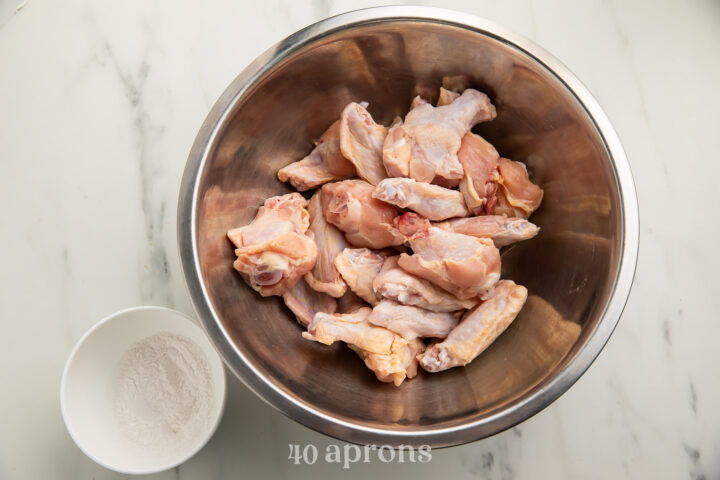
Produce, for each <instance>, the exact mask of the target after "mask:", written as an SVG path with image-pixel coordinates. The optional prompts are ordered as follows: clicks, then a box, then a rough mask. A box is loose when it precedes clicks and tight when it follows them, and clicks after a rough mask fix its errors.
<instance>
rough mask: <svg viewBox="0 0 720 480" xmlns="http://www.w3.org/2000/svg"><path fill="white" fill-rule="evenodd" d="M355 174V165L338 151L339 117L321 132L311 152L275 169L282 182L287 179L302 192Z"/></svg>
mask: <svg viewBox="0 0 720 480" xmlns="http://www.w3.org/2000/svg"><path fill="white" fill-rule="evenodd" d="M354 175H355V167H354V166H353V164H352V163H350V162H349V161H348V160H347V159H346V158H345V157H343V154H342V152H341V151H340V120H338V121H336V122H335V123H333V124H332V125H331V126H330V128H328V129H327V130H326V131H325V133H323V134H322V136H321V137H320V140H318V142H317V144H316V145H315V148H314V149H313V151H312V152H310V155H308V156H307V157H305V158H303V159H302V160H299V161H297V162H294V163H291V164H290V165H288V166H286V167H284V168H281V169H280V170H279V171H278V173H277V176H278V179H279V180H280V181H281V182H290V185H292V186H293V187H295V188H296V189H298V190H300V191H301V192H303V191H305V190H310V189H313V188H315V187H318V186H320V185H322V184H324V183H328V182H334V181H336V180H341V179H343V178H350V177H353V176H354Z"/></svg>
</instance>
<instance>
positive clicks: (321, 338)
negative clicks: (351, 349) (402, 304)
mask: <svg viewBox="0 0 720 480" xmlns="http://www.w3.org/2000/svg"><path fill="white" fill-rule="evenodd" d="M371 312H372V310H371V309H370V308H367V307H365V308H359V309H357V310H355V311H354V312H353V313H346V314H334V315H329V314H327V313H322V312H319V313H317V314H316V315H315V318H313V321H312V322H310V325H308V331H307V332H303V334H302V336H303V338H305V339H307V340H315V341H316V342H320V343H324V344H325V345H332V344H333V343H334V342H336V341H342V342H345V343H349V344H352V345H355V346H357V347H358V348H360V349H362V350H364V351H366V352H370V353H380V354H384V355H388V354H391V353H393V352H396V351H398V350H399V349H400V348H402V347H403V346H405V345H406V344H407V341H406V340H404V339H403V338H402V337H401V336H399V335H397V334H395V333H393V332H391V331H390V330H388V329H386V328H382V327H376V326H375V325H372V324H371V323H369V322H368V321H367V318H368V317H369V316H370V313H371Z"/></svg>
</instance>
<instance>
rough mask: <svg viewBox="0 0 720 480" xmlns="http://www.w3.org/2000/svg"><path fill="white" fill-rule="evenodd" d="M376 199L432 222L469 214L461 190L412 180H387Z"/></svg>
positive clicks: (378, 190) (376, 194)
mask: <svg viewBox="0 0 720 480" xmlns="http://www.w3.org/2000/svg"><path fill="white" fill-rule="evenodd" d="M373 197H375V198H377V199H380V200H382V201H383V202H386V203H391V204H393V205H396V206H398V207H401V208H409V209H411V210H413V211H414V212H417V213H419V214H420V215H422V216H424V217H427V218H429V219H430V220H445V219H447V218H453V217H465V216H467V215H468V210H467V208H466V207H465V201H464V200H463V196H462V194H461V193H460V192H458V191H457V190H450V189H448V188H445V187H441V186H439V185H433V184H430V183H425V182H416V181H415V180H413V179H412V178H386V179H385V180H383V181H382V182H380V183H379V184H378V185H377V187H375V193H373Z"/></svg>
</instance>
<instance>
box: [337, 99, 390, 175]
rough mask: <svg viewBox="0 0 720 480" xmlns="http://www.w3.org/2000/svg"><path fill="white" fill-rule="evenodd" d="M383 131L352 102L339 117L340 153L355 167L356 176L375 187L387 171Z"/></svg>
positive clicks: (385, 130)
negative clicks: (384, 158) (383, 159)
mask: <svg viewBox="0 0 720 480" xmlns="http://www.w3.org/2000/svg"><path fill="white" fill-rule="evenodd" d="M386 136H387V128H385V127H384V126H382V125H379V124H377V123H375V121H374V120H373V119H372V117H371V116H370V113H368V111H367V110H366V109H365V107H364V106H362V105H360V104H359V103H355V102H352V103H350V104H349V105H348V106H347V107H345V109H344V110H343V112H342V116H341V117H340V150H341V151H342V153H343V155H344V156H345V158H347V159H348V160H350V162H352V164H353V165H355V170H357V174H358V177H360V178H362V179H363V180H366V181H368V182H370V183H372V184H373V185H377V184H378V183H379V182H380V181H381V180H382V179H383V178H387V172H386V171H385V167H384V166H383V162H382V147H383V142H384V141H385V137H386Z"/></svg>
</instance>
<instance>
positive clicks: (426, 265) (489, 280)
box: [398, 213, 500, 299]
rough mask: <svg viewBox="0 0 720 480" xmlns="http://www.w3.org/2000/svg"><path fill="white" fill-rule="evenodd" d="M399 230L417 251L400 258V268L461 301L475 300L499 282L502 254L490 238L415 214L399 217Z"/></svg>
mask: <svg viewBox="0 0 720 480" xmlns="http://www.w3.org/2000/svg"><path fill="white" fill-rule="evenodd" d="M398 230H399V231H400V232H401V233H402V234H403V235H405V237H406V239H407V241H408V242H409V243H410V247H411V248H412V249H413V252H414V255H408V254H405V253H403V254H401V255H400V259H399V260H398V265H399V266H400V268H402V269H403V270H405V271H407V272H409V273H411V274H413V275H416V276H418V277H421V278H424V279H426V280H429V281H431V282H432V283H434V284H435V285H438V286H439V287H441V288H443V289H445V290H447V291H448V292H450V293H452V294H453V295H455V296H456V297H458V298H461V299H468V298H472V297H476V296H478V295H479V294H481V293H483V292H486V291H487V290H489V289H490V288H492V286H493V285H495V283H496V282H497V281H498V280H499V279H500V252H499V250H498V249H497V247H495V245H494V244H493V242H492V240H490V239H487V238H476V237H471V236H469V235H463V234H461V233H454V232H448V231H446V230H443V229H441V228H437V227H433V226H430V222H429V221H428V220H427V219H425V218H422V217H420V216H418V215H416V214H414V213H405V214H403V215H402V216H401V217H400V219H399V220H398Z"/></svg>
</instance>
